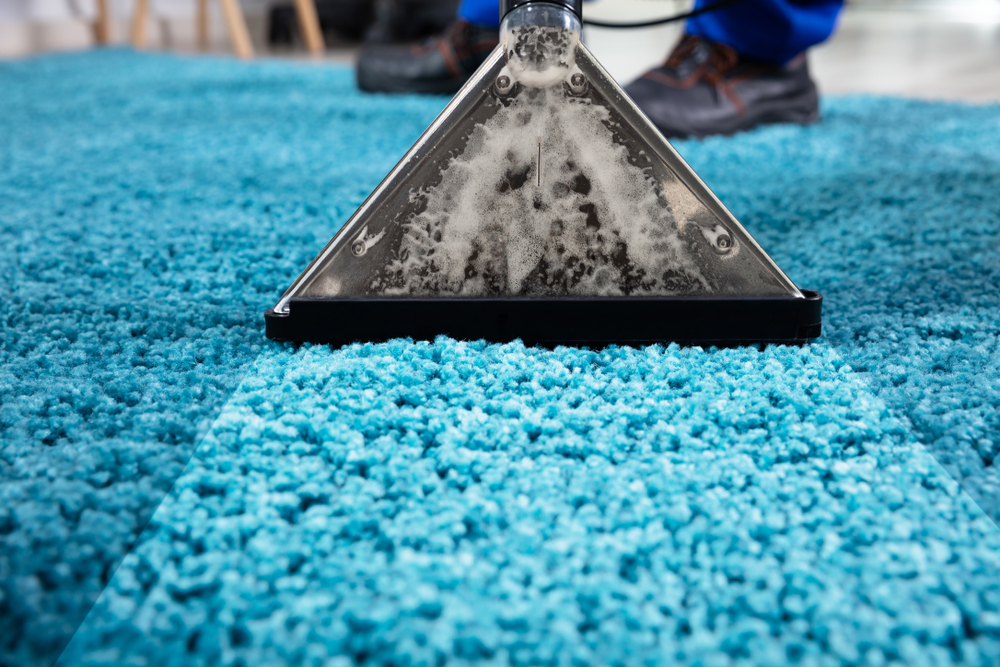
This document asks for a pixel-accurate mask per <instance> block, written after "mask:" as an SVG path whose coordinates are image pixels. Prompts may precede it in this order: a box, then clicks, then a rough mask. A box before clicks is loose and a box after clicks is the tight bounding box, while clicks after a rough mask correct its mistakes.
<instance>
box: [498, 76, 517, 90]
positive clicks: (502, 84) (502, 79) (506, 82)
mask: <svg viewBox="0 0 1000 667" xmlns="http://www.w3.org/2000/svg"><path fill="white" fill-rule="evenodd" d="M496 86H497V92H499V93H504V94H506V93H509V92H510V89H511V88H513V87H514V82H513V81H511V78H510V77H509V76H507V75H506V74H501V75H500V76H498V77H497V80H496Z"/></svg>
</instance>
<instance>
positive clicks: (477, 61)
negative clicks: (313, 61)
mask: <svg viewBox="0 0 1000 667" xmlns="http://www.w3.org/2000/svg"><path fill="white" fill-rule="evenodd" d="M499 42H500V31H499V30H498V29H496V28H485V27H483V26H478V25H474V24H472V23H469V22H468V21H462V20H458V21H456V22H455V23H453V24H451V26H449V28H448V29H447V30H446V31H445V32H444V34H442V35H439V36H437V37H431V38H430V39H428V40H426V41H425V42H423V43H422V44H419V45H417V46H391V45H387V44H368V45H366V46H364V47H362V48H361V51H360V52H359V53H358V68H357V74H358V86H359V87H360V88H361V90H367V91H368V92H382V93H429V94H448V95H450V94H454V93H456V92H458V89H459V88H461V87H462V84H464V83H465V82H466V81H467V80H468V78H469V77H470V76H472V73H473V72H475V71H476V69H477V68H478V67H479V66H480V65H482V64H483V62H484V61H485V60H486V57H487V56H489V54H490V52H491V51H492V50H493V49H494V47H496V45H497V44H498V43H499Z"/></svg>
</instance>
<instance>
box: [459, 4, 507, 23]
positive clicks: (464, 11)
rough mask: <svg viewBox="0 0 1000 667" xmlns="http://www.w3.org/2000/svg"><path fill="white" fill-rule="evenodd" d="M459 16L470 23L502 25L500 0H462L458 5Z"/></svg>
mask: <svg viewBox="0 0 1000 667" xmlns="http://www.w3.org/2000/svg"><path fill="white" fill-rule="evenodd" d="M458 18H460V19H465V20H466V21H468V22H469V23H477V24H479V25H486V26H493V27H496V28H499V27H500V2H499V0H462V4H460V5H459V6H458Z"/></svg>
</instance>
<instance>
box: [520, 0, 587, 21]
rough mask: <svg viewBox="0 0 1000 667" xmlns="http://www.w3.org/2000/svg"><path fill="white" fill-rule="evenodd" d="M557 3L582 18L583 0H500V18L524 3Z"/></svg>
mask: <svg viewBox="0 0 1000 667" xmlns="http://www.w3.org/2000/svg"><path fill="white" fill-rule="evenodd" d="M538 4H546V5H559V6H561V7H566V8H567V9H569V10H570V11H571V12H573V13H574V14H576V17H577V18H580V19H582V18H583V0H500V20H501V21H503V19H504V17H505V16H507V14H509V13H510V12H511V10H513V9H515V8H517V7H521V6H524V5H538Z"/></svg>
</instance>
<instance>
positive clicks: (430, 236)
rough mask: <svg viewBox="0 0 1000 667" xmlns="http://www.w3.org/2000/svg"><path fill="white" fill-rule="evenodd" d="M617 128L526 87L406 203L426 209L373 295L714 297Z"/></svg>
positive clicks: (412, 222)
mask: <svg viewBox="0 0 1000 667" xmlns="http://www.w3.org/2000/svg"><path fill="white" fill-rule="evenodd" d="M554 69H562V68H554ZM564 71H565V70H564ZM613 127H614V125H613V123H612V117H611V112H610V111H609V110H608V109H607V108H606V107H604V106H602V105H599V104H597V103H594V102H592V101H591V100H590V99H588V98H585V97H575V96H573V95H572V94H570V92H569V91H568V89H567V88H566V87H565V86H563V85H562V84H561V83H560V84H558V85H555V86H552V87H549V88H543V89H538V88H527V87H524V88H522V89H521V90H520V92H519V93H518V94H517V95H515V96H514V97H513V98H512V99H509V100H505V101H504V103H503V104H501V105H500V106H499V107H498V110H497V113H496V114H495V115H494V116H493V117H492V118H490V119H489V120H488V121H486V122H485V123H483V124H480V125H477V126H476V127H475V128H474V129H473V131H472V132H471V134H470V137H469V140H468V143H467V145H466V148H465V150H464V151H463V152H462V154H461V155H458V156H456V157H454V158H452V159H451V160H450V161H449V162H448V163H447V164H446V166H445V167H444V169H443V172H442V174H441V182H440V183H439V184H438V185H436V186H433V187H430V188H422V189H421V190H420V191H415V192H411V193H410V197H411V200H412V199H414V198H422V199H423V200H424V201H425V203H426V205H425V207H424V208H423V211H422V212H420V213H418V214H414V215H413V216H411V217H410V218H409V219H408V220H406V221H405V222H403V223H402V224H403V231H404V234H403V239H402V242H401V245H400V251H399V254H398V256H397V258H396V259H395V260H393V261H392V262H391V263H390V264H389V266H387V271H386V274H383V277H381V278H379V279H378V280H377V281H376V283H375V284H373V285H372V287H373V290H378V291H382V292H384V293H388V294H413V295H433V294H453V295H461V296H478V295H621V294H658V295H659V294H679V293H687V294H690V293H711V292H712V291H713V289H712V286H711V284H710V283H709V281H708V280H707V278H706V277H705V276H704V275H703V274H702V272H701V271H700V270H699V267H698V265H697V264H696V262H695V261H694V260H693V258H692V257H691V254H690V251H689V250H688V248H687V247H686V245H685V243H684V241H682V240H681V238H680V236H679V232H678V223H677V221H676V220H675V219H674V215H673V213H672V211H671V209H670V207H669V205H667V204H666V200H665V198H664V196H663V194H664V193H663V187H662V185H661V184H659V183H656V182H655V181H654V179H653V178H652V176H651V175H650V173H649V172H648V171H647V170H644V169H643V168H642V167H640V166H637V165H636V164H633V163H632V162H630V160H629V155H628V151H627V149H626V148H625V147H624V146H622V145H621V144H620V143H618V142H616V141H615V138H614V132H613ZM539 155H540V156H541V161H540V164H541V170H540V171H541V173H539Z"/></svg>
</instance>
